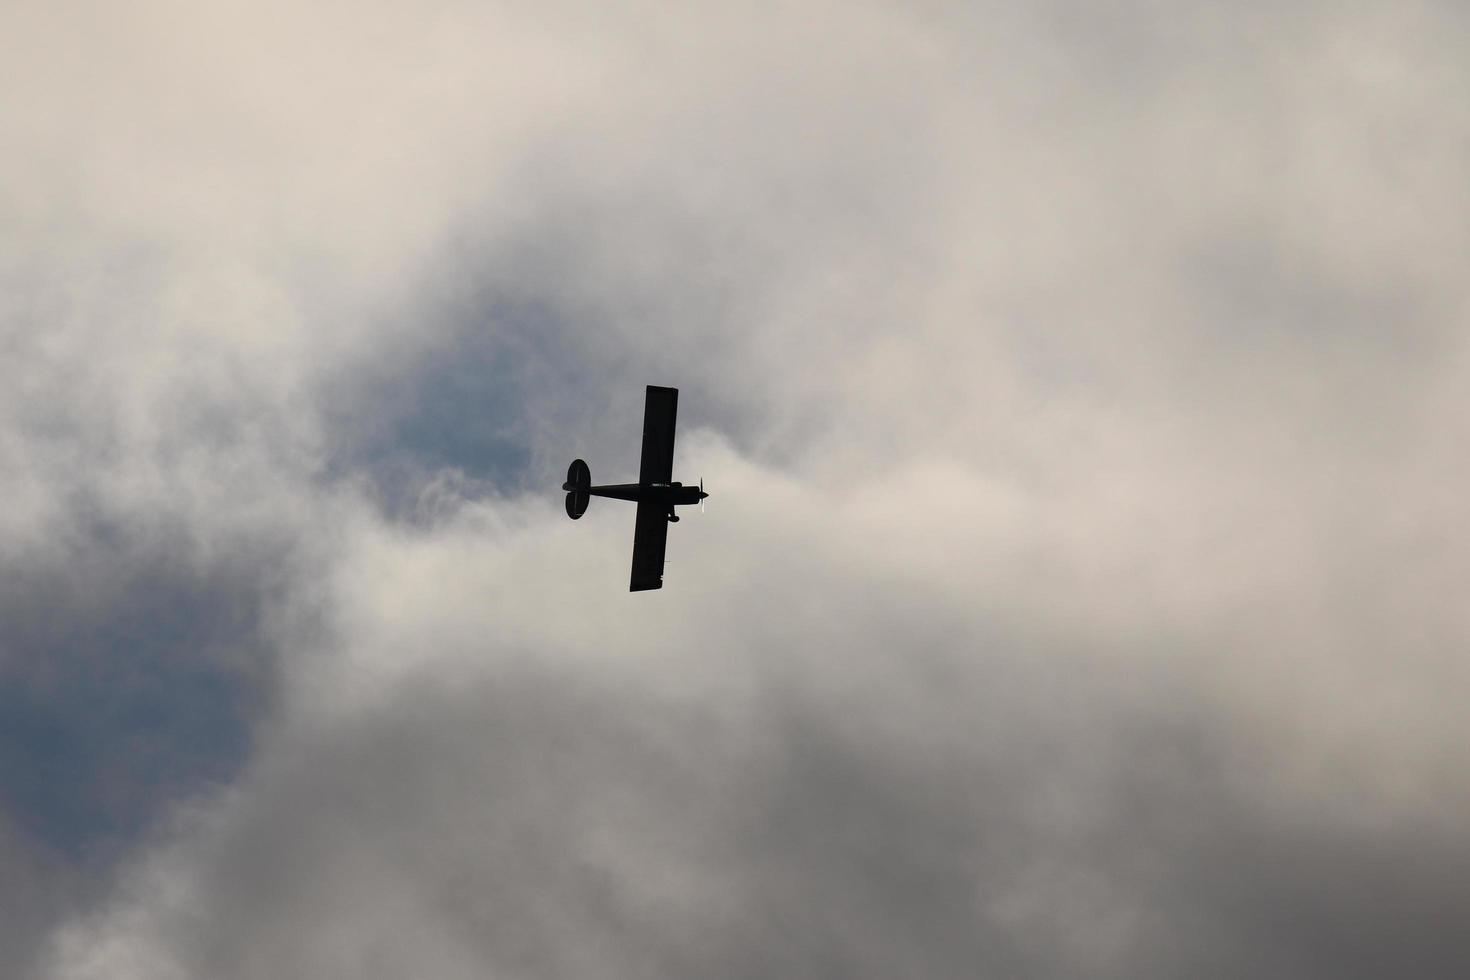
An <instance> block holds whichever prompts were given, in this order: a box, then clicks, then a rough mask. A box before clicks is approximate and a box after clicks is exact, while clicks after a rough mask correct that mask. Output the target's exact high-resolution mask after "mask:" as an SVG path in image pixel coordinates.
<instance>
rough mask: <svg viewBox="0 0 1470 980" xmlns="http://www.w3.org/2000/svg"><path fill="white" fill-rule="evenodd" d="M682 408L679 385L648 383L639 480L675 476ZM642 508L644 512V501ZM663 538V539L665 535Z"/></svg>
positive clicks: (663, 480) (665, 480)
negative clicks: (676, 429)
mask: <svg viewBox="0 0 1470 980" xmlns="http://www.w3.org/2000/svg"><path fill="white" fill-rule="evenodd" d="M678 411H679V389H678V388H660V387H659V386H658V385H649V386H648V396H647V398H646V400H645V401H644V402H643V457H642V459H641V460H640V461H639V466H638V482H639V483H645V484H646V483H668V482H669V481H670V480H672V479H673V478H674V417H675V415H677V414H678ZM638 512H639V513H640V514H642V512H643V507H642V505H641V504H640V505H639V508H638ZM638 526H639V527H642V526H643V518H642V517H640V518H639V519H638ZM665 531H667V529H665ZM640 533H641V532H640ZM661 533H662V532H661ZM659 540H660V541H662V540H663V538H662V536H660V538H659ZM659 554H660V555H662V554H663V545H662V544H660V545H659Z"/></svg>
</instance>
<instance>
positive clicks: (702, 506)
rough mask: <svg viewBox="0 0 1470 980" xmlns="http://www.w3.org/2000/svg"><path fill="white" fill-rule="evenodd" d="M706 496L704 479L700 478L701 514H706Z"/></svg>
mask: <svg viewBox="0 0 1470 980" xmlns="http://www.w3.org/2000/svg"><path fill="white" fill-rule="evenodd" d="M705 496H706V494H705V492H704V477H700V478H699V512H700V513H701V514H703V513H704V498H705Z"/></svg>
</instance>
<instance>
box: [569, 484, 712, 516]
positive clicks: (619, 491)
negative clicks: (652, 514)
mask: <svg viewBox="0 0 1470 980" xmlns="http://www.w3.org/2000/svg"><path fill="white" fill-rule="evenodd" d="M587 492H588V493H589V494H591V495H592V496H594V497H612V498H614V499H617V500H637V501H640V502H641V501H644V500H646V501H648V502H649V503H657V504H662V505H663V506H665V507H668V508H669V510H670V511H672V510H673V508H674V507H675V506H683V505H687V504H697V503H699V501H700V498H702V497H704V496H706V494H705V493H704V492H703V491H701V490H700V489H699V487H697V486H693V487H686V486H684V485H683V484H682V483H608V484H605V485H603V486H600V487H588V488H587Z"/></svg>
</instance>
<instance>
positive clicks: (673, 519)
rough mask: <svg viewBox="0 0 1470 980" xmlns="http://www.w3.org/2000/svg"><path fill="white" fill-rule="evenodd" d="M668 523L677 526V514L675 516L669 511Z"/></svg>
mask: <svg viewBox="0 0 1470 980" xmlns="http://www.w3.org/2000/svg"><path fill="white" fill-rule="evenodd" d="M669 523H670V524H677V523H679V515H678V514H675V513H674V512H673V511H669Z"/></svg>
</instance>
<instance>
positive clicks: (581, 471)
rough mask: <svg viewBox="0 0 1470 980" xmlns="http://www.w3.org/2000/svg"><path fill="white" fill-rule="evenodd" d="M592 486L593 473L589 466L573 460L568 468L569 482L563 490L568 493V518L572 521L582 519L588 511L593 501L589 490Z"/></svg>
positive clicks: (564, 484)
mask: <svg viewBox="0 0 1470 980" xmlns="http://www.w3.org/2000/svg"><path fill="white" fill-rule="evenodd" d="M591 486H592V471H591V470H590V469H588V468H587V464H586V463H584V462H582V461H581V460H580V459H574V460H572V465H571V466H568V467H567V482H565V483H563V484H562V485H561V488H562V489H563V490H565V491H566V492H567V516H568V517H570V518H571V519H572V520H574V521H575V520H576V519H577V518H579V517H581V516H582V515H583V514H584V513H586V511H587V502H588V501H589V500H591V499H592V495H591V494H590V493H588V492H587V491H588V488H589V487H591Z"/></svg>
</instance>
